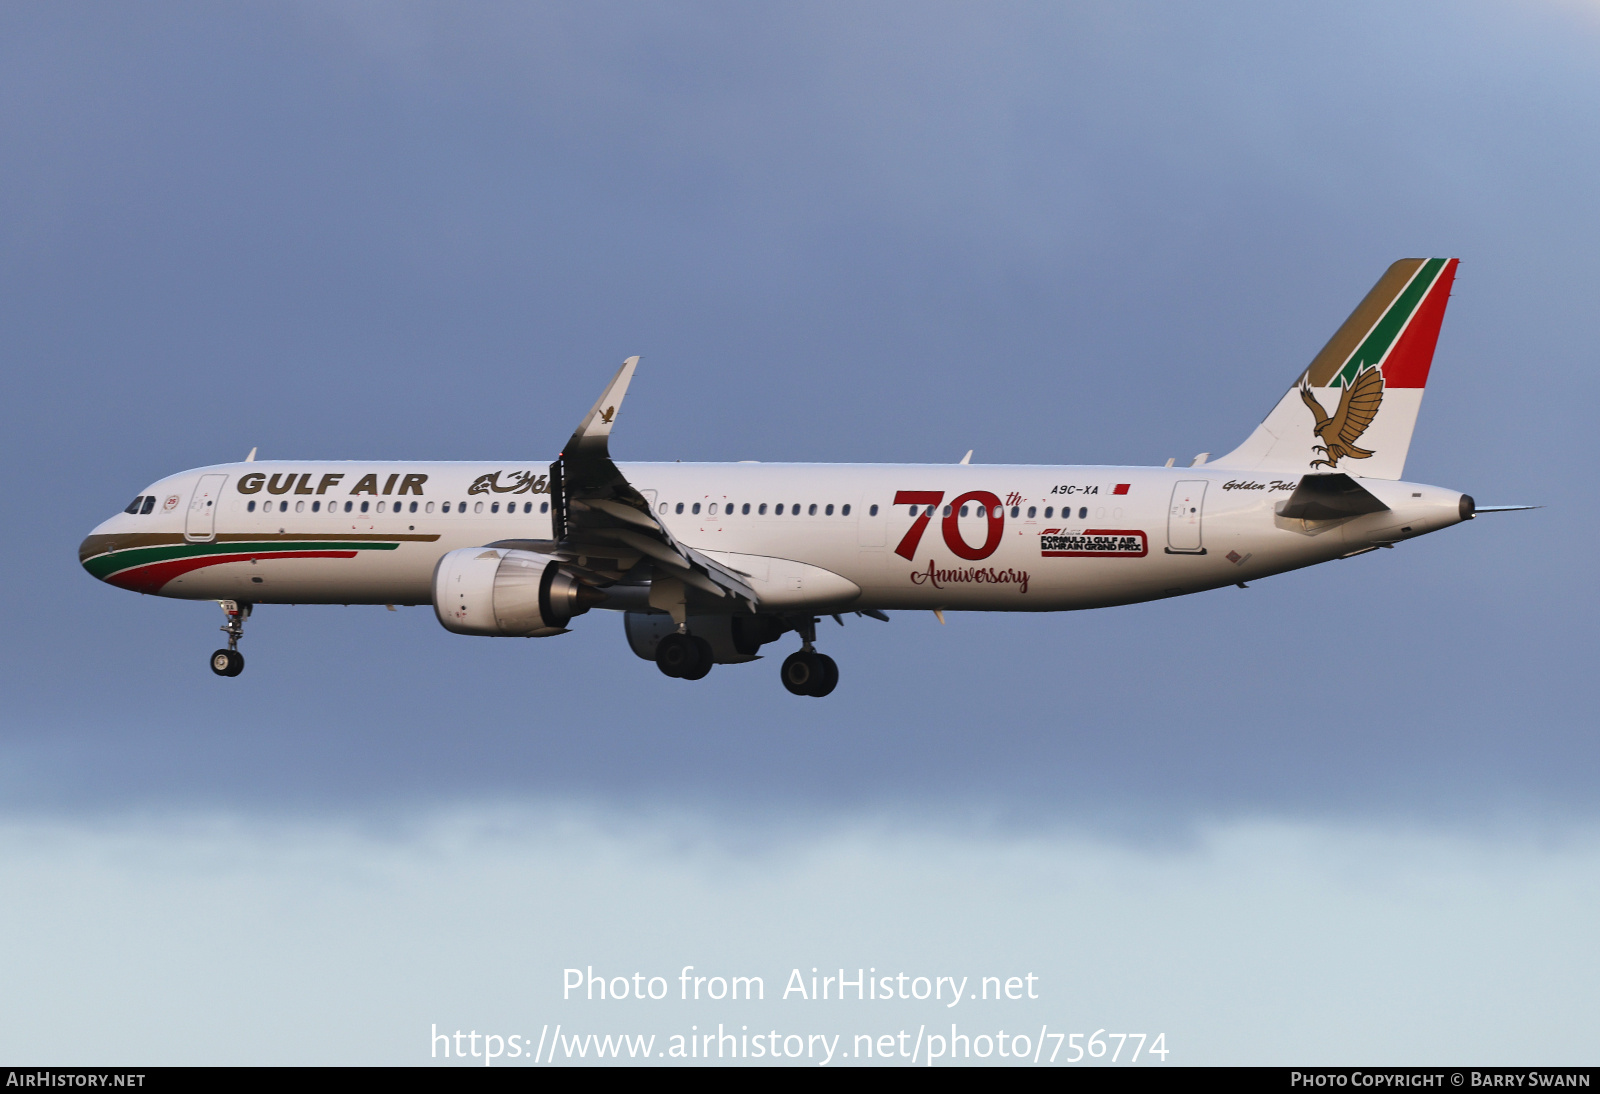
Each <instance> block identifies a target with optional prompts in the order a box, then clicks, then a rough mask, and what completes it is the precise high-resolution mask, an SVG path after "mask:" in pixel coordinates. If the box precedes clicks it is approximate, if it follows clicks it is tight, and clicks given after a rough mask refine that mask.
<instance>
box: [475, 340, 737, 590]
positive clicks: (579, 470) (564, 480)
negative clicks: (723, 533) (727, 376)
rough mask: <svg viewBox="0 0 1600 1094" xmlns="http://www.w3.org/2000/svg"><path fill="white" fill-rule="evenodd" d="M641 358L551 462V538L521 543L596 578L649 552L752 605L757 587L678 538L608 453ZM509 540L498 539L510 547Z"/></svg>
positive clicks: (606, 579)
mask: <svg viewBox="0 0 1600 1094" xmlns="http://www.w3.org/2000/svg"><path fill="white" fill-rule="evenodd" d="M638 365H639V358H637V357H630V358H628V359H627V360H626V361H624V362H623V363H622V367H621V368H620V369H618V370H617V374H616V375H615V376H613V377H612V378H611V382H610V383H609V384H607V385H606V388H605V390H604V391H602V392H601V393H600V398H599V399H597V400H595V404H594V406H593V407H591V408H590V410H589V413H588V414H586V415H584V418H583V421H582V422H581V423H580V424H579V425H578V428H577V429H576V430H574V431H573V434H572V437H571V438H570V439H569V440H568V441H567V444H566V447H565V448H564V449H562V452H561V456H560V458H559V459H557V460H556V462H555V463H553V464H551V465H550V512H551V530H552V535H553V537H554V538H553V539H552V540H550V541H537V542H535V541H516V544H515V545H516V546H519V547H521V548H523V549H531V550H536V551H539V552H540V553H543V554H548V555H552V556H554V557H557V558H560V559H561V560H562V561H563V562H567V563H569V564H571V565H573V566H574V567H575V568H576V569H577V570H578V571H579V572H580V573H583V574H586V575H588V576H590V577H591V579H592V580H594V581H595V583H596V584H609V583H611V582H614V581H618V580H621V578H622V577H623V576H624V575H625V574H626V573H627V572H628V571H629V570H632V569H633V568H634V567H635V566H637V565H639V564H640V563H641V562H642V561H644V560H645V559H648V560H649V561H650V562H651V563H652V564H654V565H655V567H656V569H657V573H660V574H662V575H663V576H670V577H674V578H677V579H678V580H679V581H682V582H683V583H684V584H685V585H691V586H693V587H694V588H696V589H699V590H700V591H701V592H704V593H707V594H710V595H711V596H716V597H726V596H734V597H739V598H741V599H743V600H744V601H746V607H748V609H749V610H750V611H755V605H756V601H757V596H756V593H755V590H754V589H752V588H751V587H750V585H749V584H748V583H747V582H746V581H745V580H744V577H743V576H742V575H741V574H739V572H738V571H737V570H733V569H731V568H729V567H727V566H724V565H722V564H721V563H719V562H717V561H715V560H714V559H711V558H708V557H707V556H706V555H704V554H702V553H701V552H699V551H696V550H695V549H694V548H692V547H687V546H685V545H684V544H682V543H679V542H678V541H677V540H676V539H675V538H673V535H672V533H671V532H669V531H667V529H666V527H665V526H664V525H662V524H661V522H660V521H658V520H657V519H656V517H655V514H654V513H652V512H651V511H650V503H649V501H648V500H646V498H645V497H644V495H643V494H641V493H639V491H638V490H637V489H635V488H634V486H633V484H632V483H630V482H629V481H628V479H627V476H625V475H624V474H623V473H622V470H621V469H620V468H618V467H617V465H616V464H615V463H613V462H612V459H611V451H610V439H611V427H612V424H613V423H614V422H615V421H616V414H617V408H618V407H620V406H621V405H622V399H623V396H625V395H626V394H627V393H628V383H629V381H631V380H632V379H633V372H634V369H636V368H637V367H638ZM512 545H513V543H512V541H506V542H504V543H501V544H496V546H512Z"/></svg>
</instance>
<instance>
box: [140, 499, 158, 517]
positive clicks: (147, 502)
mask: <svg viewBox="0 0 1600 1094" xmlns="http://www.w3.org/2000/svg"><path fill="white" fill-rule="evenodd" d="M155 507H156V496H155V495H154V494H151V495H150V496H149V497H147V498H145V499H144V505H142V506H140V508H139V512H140V514H141V515H144V514H149V513H152V512H154V511H155Z"/></svg>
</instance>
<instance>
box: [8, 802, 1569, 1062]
mask: <svg viewBox="0 0 1600 1094" xmlns="http://www.w3.org/2000/svg"><path fill="white" fill-rule="evenodd" d="M733 831H737V828H736V827H735V826H729V825H727V824H725V823H723V822H722V821H720V820H719V821H716V822H708V820H707V819H706V818H705V817H703V816H696V815H694V814H690V813H684V812H679V813H674V814H648V813H637V814H634V815H630V816H623V815H618V814H616V813H614V812H606V811H600V810H595V809H593V808H592V807H587V806H583V805H581V804H574V803H570V802H568V803H547V804H546V805H544V806H541V807H537V808H526V807H523V808H506V809H497V808H477V809H457V810H454V811H449V812H441V813H436V814H434V815H432V816H429V817H427V818H425V819H415V820H413V821H412V822H411V823H409V824H408V825H407V826H405V828H404V829H403V830H402V831H400V832H399V833H398V834H397V833H396V832H395V831H389V832H387V833H385V834H380V833H377V832H375V831H374V830H372V829H370V828H364V827H363V826H362V825H361V824H359V823H333V822H322V823H311V822H304V821H299V822H296V821H279V822H269V821H262V820H259V819H258V820H245V819H242V818H239V817H237V816H227V815H222V814H212V815H205V816H202V815H188V816H168V817H164V818H157V817H148V816H147V817H142V818H141V817H120V818H117V819H115V820H110V819H108V820H107V821H105V822H103V823H102V824H99V825H94V826H90V825H84V824H81V823H77V824H71V823H48V822H40V821H17V820H14V821H11V822H9V823H7V824H5V825H4V827H3V828H0V858H3V859H4V861H5V862H6V864H7V867H6V873H7V884H6V886H5V892H4V896H3V897H0V918H3V927H4V931H3V941H0V966H3V967H4V968H5V969H6V979H7V986H8V988H7V992H6V993H5V1000H4V1002H0V1029H4V1030H5V1034H4V1038H3V1043H4V1044H5V1047H6V1049H7V1051H8V1052H9V1053H10V1054H11V1055H13V1056H18V1057H21V1056H26V1057H27V1058H28V1059H30V1060H37V1061H49V1062H62V1061H69V1060H70V1061H77V1062H104V1063H113V1062H115V1063H127V1062H138V1063H148V1064H169V1063H170V1064H175V1063H208V1062H232V1063H245V1062H255V1063H398V1064H406V1063H420V1062H425V1061H427V1060H429V1059H430V1058H431V1057H430V1050H429V1044H430V1042H429V1040H428V1034H429V1032H430V1030H431V1029H432V1027H433V1026H434V1025H437V1026H438V1027H440V1028H442V1029H445V1030H448V1031H452V1032H453V1031H454V1030H455V1029H457V1028H460V1029H462V1030H469V1031H471V1030H475V1031H477V1032H478V1033H480V1034H481V1033H490V1032H492V1033H498V1034H500V1035H501V1036H503V1037H504V1036H508V1035H510V1034H513V1033H515V1034H517V1035H519V1036H522V1037H531V1038H537V1036H538V1035H539V1033H540V1031H541V1029H546V1028H551V1029H553V1027H554V1026H555V1025H556V1024H557V1023H560V1024H562V1025H563V1028H564V1029H565V1030H566V1031H567V1033H569V1034H577V1033H587V1032H596V1033H607V1032H610V1033H622V1032H627V1033H651V1032H653V1033H656V1034H657V1035H658V1036H660V1037H661V1038H662V1039H663V1041H664V1040H665V1038H667V1037H668V1036H670V1035H671V1034H673V1033H687V1032H688V1031H689V1027H690V1026H691V1025H693V1026H698V1028H699V1030H700V1031H705V1030H708V1029H713V1028H714V1027H715V1026H716V1024H717V1023H719V1022H720V1023H723V1024H724V1025H726V1026H727V1027H729V1028H735V1027H742V1026H749V1027H750V1028H751V1029H757V1028H758V1027H759V1028H760V1029H761V1030H762V1031H765V1030H766V1029H772V1028H776V1029H778V1030H780V1031H785V1032H800V1033H807V1032H820V1033H826V1034H829V1035H832V1034H834V1033H842V1034H843V1035H844V1037H843V1042H844V1043H845V1044H846V1045H850V1044H852V1043H853V1041H852V1038H853V1037H854V1035H855V1034H857V1033H871V1034H873V1035H874V1036H877V1035H880V1034H881V1033H885V1032H889V1033H892V1032H895V1031H897V1030H899V1029H902V1028H907V1029H910V1030H912V1031H913V1032H914V1031H915V1030H917V1029H918V1028H919V1027H926V1028H927V1029H930V1030H938V1029H943V1028H944V1027H945V1026H947V1025H948V1024H949V1023H950V1022H955V1023H956V1024H957V1026H958V1028H959V1029H960V1030H965V1031H969V1032H978V1031H981V1030H989V1031H990V1032H991V1033H993V1032H995V1031H997V1030H999V1029H1002V1028H1004V1029H1006V1030H1008V1031H1009V1032H1011V1033H1016V1032H1026V1031H1031V1030H1036V1029H1038V1028H1039V1027H1040V1026H1041V1025H1043V1026H1046V1027H1047V1029H1054V1030H1061V1031H1069V1032H1083V1033H1092V1032H1093V1031H1094V1030H1096V1029H1106V1030H1108V1031H1110V1032H1111V1033H1117V1032H1130V1033H1135V1032H1141V1031H1143V1032H1146V1033H1148V1034H1150V1035H1151V1036H1152V1037H1153V1036H1154V1035H1155V1034H1156V1033H1158V1032H1165V1034H1166V1045H1167V1047H1169V1048H1170V1049H1172V1050H1173V1055H1171V1056H1170V1057H1168V1059H1169V1061H1170V1062H1173V1063H1280V1064H1281V1063H1291V1062H1296V1063H1325V1064H1326V1063H1340V1062H1343V1063H1361V1064H1367V1065H1371V1064H1376V1063H1419V1062H1428V1061H1436V1060H1439V1059H1451V1058H1454V1059H1465V1058H1470V1059H1472V1060H1474V1061H1480V1062H1485V1063H1488V1062H1499V1063H1514V1062H1522V1061H1526V1060H1530V1059H1537V1060H1540V1061H1541V1062H1547V1063H1553V1062H1563V1061H1567V1062H1576V1061H1578V1060H1579V1058H1580V1057H1582V1056H1583V1053H1584V1052H1585V1051H1586V1047H1585V1046H1586V1045H1587V1044H1588V1036H1587V1029H1588V1027H1587V1022H1588V1016H1589V1015H1591V1014H1593V1012H1594V1007H1595V1004H1596V1002H1597V999H1596V997H1595V996H1596V988H1595V984H1596V983H1597V978H1596V975H1595V974H1596V973H1597V972H1600V944H1597V943H1596V941H1595V939H1594V935H1593V931H1592V924H1593V909H1594V906H1595V901H1596V899H1597V897H1600V882H1597V881H1596V880H1595V879H1596V878H1600V838H1597V837H1600V833H1597V832H1595V831H1593V830H1591V829H1573V830H1567V831H1562V832H1554V831H1545V832H1543V833H1539V832H1529V831H1521V832H1518V831H1510V830H1502V831H1499V832H1497V833H1480V834H1479V835H1478V836H1477V837H1474V838H1466V837H1462V836H1460V835H1443V834H1440V833H1438V832H1430V831H1424V830H1402V831H1396V830H1394V829H1391V828H1379V827H1370V828H1362V827H1354V826H1344V827H1338V826H1329V825H1310V824H1303V825H1295V824H1284V823H1275V822H1270V821H1261V822H1240V823H1232V824H1224V825H1217V826H1214V827H1210V828H1207V829H1205V830H1202V831H1200V832H1199V833H1198V834H1197V835H1196V836H1195V837H1194V838H1193V839H1192V840H1191V841H1189V842H1187V843H1184V844H1169V845H1165V846H1159V845H1144V846H1139V845H1133V844H1128V843H1126V842H1119V841H1112V840H1106V839H1102V838H1097V837H1092V836H1086V835H1083V834H1081V833H1074V832H1071V831H1059V830H1058V831H1041V832H1038V833H1036V834H1033V835H1026V836H1023V835H1016V834H1000V833H994V832H986V831H982V830H968V831H956V830H953V829H952V828H950V827H948V826H943V825H940V824H938V823H936V822H929V821H926V820H911V819H908V818H905V817H898V818H897V817H894V816H887V815H884V816H876V817H866V816H857V817H854V818H837V817H836V818H834V819H831V820H820V821H817V822H815V823H811V824H799V823H797V824H794V825H792V826H790V827H788V828H786V829H784V830H772V829H766V830H761V829H760V828H759V826H757V827H755V828H750V829H746V830H745V832H744V834H743V836H741V837H738V838H734V837H730V836H729V833H730V832H733ZM685 965H692V966H694V974H696V975H702V976H706V977H708V980H709V978H710V977H714V976H718V975H721V976H724V977H731V976H733V975H745V976H751V975H758V976H761V977H762V979H763V983H764V990H765V994H766V999H765V1000H764V1001H761V1002H757V1003H753V1004H743V1003H741V1004H737V1005H736V1004H732V1003H712V1002H710V1001H707V1000H702V1001H701V1002H699V1003H696V1002H694V1001H693V1000H690V1001H688V1002H683V1001H681V1000H679V999H678V994H679V990H680V982H679V980H678V977H679V975H680V972H681V970H682V968H683V966H685ZM591 966H592V967H593V972H594V974H595V975H599V976H603V977H606V978H608V979H609V978H612V977H616V976H623V977H631V976H632V975H633V974H634V973H635V972H639V973H643V974H645V977H646V978H647V979H648V977H650V976H654V975H659V976H661V977H662V979H663V981H664V982H665V984H666V985H668V986H670V993H669V997H668V998H667V999H664V1000H662V1001H660V1002H640V1001H628V1002H619V1001H607V1002H603V1003H602V1002H600V1001H598V1000H595V1001H588V1000H583V999H582V998H581V995H582V993H580V992H575V993H573V995H574V997H573V998H572V999H570V1000H567V1001H563V1000H562V986H563V983H564V980H563V974H564V970H565V969H567V968H578V969H583V970H585V976H587V975H588V973H589V970H590V968H591ZM813 968H815V969H817V970H819V973H818V975H819V976H820V975H829V974H834V975H836V974H837V970H838V969H840V968H843V969H845V970H847V972H846V976H845V978H846V979H847V980H848V979H852V978H854V977H855V976H856V973H855V970H856V969H858V968H867V969H872V970H876V974H877V975H880V976H881V975H895V974H898V973H899V972H905V973H907V974H908V978H914V977H916V976H919V975H926V976H928V977H930V978H932V977H936V976H942V975H947V974H948V975H954V976H956V977H958V978H960V977H970V978H971V979H970V981H969V987H970V989H971V990H973V991H975V990H976V989H977V987H978V985H979V983H980V981H981V978H982V977H984V976H989V975H994V976H998V977H1001V978H1003V979H1004V978H1009V977H1012V976H1017V977H1019V978H1021V977H1025V976H1026V975H1028V974H1032V975H1033V976H1035V977H1036V978H1037V980H1036V981H1034V982H1033V983H1034V988H1035V990H1036V992H1037V994H1038V995H1039V998H1038V999H1037V1000H1036V1001H1029V1000H1027V999H1026V998H1024V999H1021V1000H1018V1001H1015V1002H1012V1001H1007V1002H1003V1003H999V1002H994V1001H990V1002H987V1003H986V1002H983V1001H981V1000H972V999H964V1000H963V1001H962V1002H961V1003H960V1004H958V1005H957V1007H955V1008H953V1009H952V1008H950V1007H948V1006H947V1005H946V1004H945V1003H944V1002H942V1001H941V1002H940V1003H934V1002H923V1003H918V1002H915V1001H904V1002H902V1001H900V1000H898V999H896V1000H893V1001H889V1002H884V1001H873V1000H867V1001H864V1002H863V1001H858V1000H856V999H855V998H854V996H853V992H852V993H851V998H850V999H849V1000H847V1001H846V1002H843V1003H840V1002H838V1001H837V999H836V998H832V997H830V1000H829V1001H827V1002H823V1001H821V1000H803V999H802V998H800V997H799V996H798V995H796V994H794V993H791V994H790V996H789V998H788V999H784V998H782V989H783V988H784V986H786V985H788V984H789V983H790V981H789V977H790V976H791V975H792V972H793V970H796V969H798V970H800V972H801V978H802V981H803V982H806V983H807V984H808V986H809V982H810V978H811V976H812V971H811V970H812V969H813ZM869 975H870V974H869ZM912 982H913V981H912V980H911V979H908V981H907V984H910V983H912ZM1001 982H1003V980H1002V981H999V982H996V984H995V989H996V991H997V992H998V990H999V985H1000V983H1001ZM835 990H836V989H835ZM941 990H943V991H946V992H947V989H941ZM946 997H947V996H946ZM502 1062H509V1061H502Z"/></svg>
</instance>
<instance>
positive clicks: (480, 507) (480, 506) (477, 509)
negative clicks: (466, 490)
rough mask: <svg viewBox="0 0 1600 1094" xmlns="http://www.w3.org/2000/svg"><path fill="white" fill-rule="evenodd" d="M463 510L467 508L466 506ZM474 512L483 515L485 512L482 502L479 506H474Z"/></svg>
mask: <svg viewBox="0 0 1600 1094" xmlns="http://www.w3.org/2000/svg"><path fill="white" fill-rule="evenodd" d="M462 508H463V509H465V508H466V506H465V505H463V506H462ZM472 511H473V512H474V513H481V512H483V502H481V501H480V502H478V503H477V504H476V505H474V506H473V507H472Z"/></svg>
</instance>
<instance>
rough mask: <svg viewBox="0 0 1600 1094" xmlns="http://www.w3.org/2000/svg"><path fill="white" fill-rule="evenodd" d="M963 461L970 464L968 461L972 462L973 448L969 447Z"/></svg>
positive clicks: (962, 458)
mask: <svg viewBox="0 0 1600 1094" xmlns="http://www.w3.org/2000/svg"><path fill="white" fill-rule="evenodd" d="M961 462H962V463H963V464H968V463H971V462H972V449H970V448H969V449H967V454H966V455H965V456H962V457H961Z"/></svg>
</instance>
